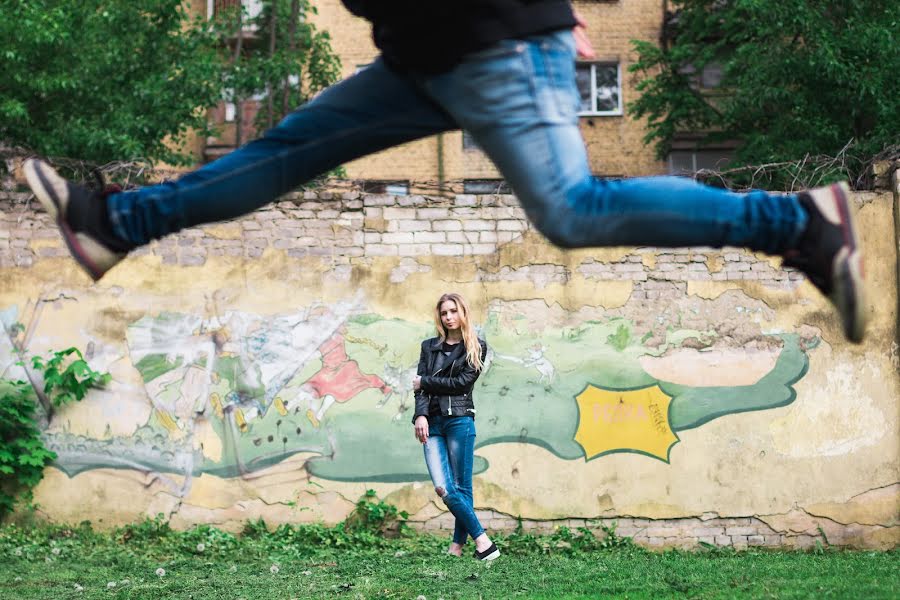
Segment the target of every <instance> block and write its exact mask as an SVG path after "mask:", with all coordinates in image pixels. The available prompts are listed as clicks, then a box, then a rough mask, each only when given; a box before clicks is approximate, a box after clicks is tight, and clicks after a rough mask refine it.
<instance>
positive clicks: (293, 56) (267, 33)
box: [218, 0, 341, 143]
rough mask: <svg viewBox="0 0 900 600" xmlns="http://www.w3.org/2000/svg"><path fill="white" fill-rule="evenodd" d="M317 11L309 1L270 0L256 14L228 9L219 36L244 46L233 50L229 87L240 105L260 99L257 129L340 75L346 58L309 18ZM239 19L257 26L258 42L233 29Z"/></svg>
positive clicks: (299, 103) (252, 26)
mask: <svg viewBox="0 0 900 600" xmlns="http://www.w3.org/2000/svg"><path fill="white" fill-rule="evenodd" d="M313 13H315V7H314V6H313V5H312V3H311V2H310V1H309V0H290V1H289V2H287V1H278V0H265V1H264V2H263V3H262V10H261V11H260V12H259V14H258V15H255V16H253V17H250V16H249V15H244V16H243V18H237V17H235V16H233V15H231V16H229V15H228V14H227V13H224V12H223V15H222V17H223V18H222V19H221V20H220V22H219V25H218V29H219V31H220V35H221V36H222V37H223V39H230V40H237V42H236V43H242V51H238V52H234V53H233V55H232V56H233V60H232V61H231V64H230V67H229V69H228V71H227V73H226V81H227V83H226V86H227V88H228V89H229V93H230V95H231V99H232V100H235V104H237V100H243V99H246V98H251V97H255V98H259V99H260V101H259V105H260V110H259V112H258V113H257V119H256V126H257V128H258V129H263V128H265V127H271V126H272V125H273V124H274V123H276V122H278V121H279V120H280V119H281V118H283V117H284V116H285V115H287V113H288V112H290V111H291V110H294V109H295V108H297V107H298V106H300V105H301V104H303V103H304V102H306V101H307V100H309V99H310V98H311V97H312V96H314V95H315V94H316V93H318V92H319V91H321V90H323V89H325V88H326V87H328V86H329V85H331V84H333V83H334V82H335V81H337V80H338V79H339V78H340V68H341V63H340V60H339V59H338V57H337V56H336V55H335V54H334V52H333V51H332V50H331V38H330V36H329V34H328V32H327V31H318V30H317V29H316V27H315V26H314V25H313V24H312V23H311V22H310V21H309V20H308V15H310V14H313ZM235 23H242V25H241V27H243V28H247V29H249V30H252V31H253V32H254V38H255V40H256V43H252V44H251V43H248V41H247V40H246V39H244V40H242V31H240V30H239V31H235V30H234V27H233V26H234V24H235ZM229 26H230V27H231V29H229ZM238 121H240V119H239V120H238ZM240 141H243V140H240ZM240 141H239V142H238V143H240Z"/></svg>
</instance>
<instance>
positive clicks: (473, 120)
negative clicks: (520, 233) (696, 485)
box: [109, 31, 807, 254]
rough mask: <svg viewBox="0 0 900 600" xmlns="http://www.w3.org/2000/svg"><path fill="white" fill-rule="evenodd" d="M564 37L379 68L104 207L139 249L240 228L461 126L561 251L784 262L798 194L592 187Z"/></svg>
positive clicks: (571, 53) (662, 180)
mask: <svg viewBox="0 0 900 600" xmlns="http://www.w3.org/2000/svg"><path fill="white" fill-rule="evenodd" d="M578 102H579V96H578V91H577V88H576V85H575V49H574V41H573V38H572V35H571V33H570V32H568V31H557V32H554V33H549V34H544V35H539V36H534V37H531V38H528V39H524V40H505V41H502V42H500V43H498V44H496V45H494V46H492V47H490V48H488V49H486V50H483V51H480V52H477V53H474V54H471V55H469V56H467V57H466V59H465V60H464V61H463V62H462V63H460V64H459V65H457V66H456V67H455V68H453V69H452V70H450V71H448V72H446V73H442V74H439V75H435V76H414V75H408V74H400V73H396V72H394V71H392V70H391V69H390V68H389V67H388V66H387V65H385V63H384V62H383V61H382V60H381V59H379V60H376V61H375V63H374V64H372V65H371V66H370V67H368V68H366V69H364V70H363V71H361V72H360V73H358V74H356V75H354V76H352V77H349V78H347V79H345V80H343V81H341V82H339V83H337V84H336V85H334V86H332V87H330V88H329V89H327V90H326V91H324V92H323V93H322V94H320V95H319V96H317V97H316V98H315V99H313V100H312V101H311V102H309V103H307V104H306V105H304V106H303V107H302V108H300V109H299V110H297V111H296V112H294V113H292V114H290V115H288V116H287V117H286V118H285V119H284V120H283V121H282V122H281V123H279V124H278V125H277V126H276V127H274V128H273V129H271V130H269V131H267V132H266V133H265V134H264V135H263V137H261V138H259V139H257V140H254V141H252V142H250V143H248V144H246V145H244V146H242V147H241V148H239V149H237V150H235V151H234V152H232V153H231V154H229V155H227V156H225V157H223V158H221V159H219V160H217V161H215V162H213V163H210V164H208V165H206V166H204V167H202V168H201V169H199V170H197V171H195V172H193V173H190V174H188V175H185V176H184V177H181V178H179V179H177V180H174V181H170V182H166V183H162V184H160V185H154V186H149V187H145V188H143V189H140V190H136V191H129V192H123V193H119V194H114V195H112V196H110V197H109V214H110V219H111V221H112V223H113V227H114V229H115V232H116V234H117V235H118V236H119V237H121V238H123V239H124V240H127V241H129V242H131V243H133V244H136V245H140V244H145V243H147V242H149V241H150V240H152V239H156V238H159V237H162V236H164V235H167V234H170V233H174V232H175V231H178V230H180V229H182V228H184V227H191V226H194V225H198V224H202V223H208V222H212V221H219V220H223V219H231V218H235V217H238V216H241V215H243V214H246V213H249V212H251V211H253V210H254V209H256V208H259V207H260V206H263V205H265V204H267V203H269V202H271V201H272V200H274V199H275V198H277V197H278V196H280V195H281V194H284V193H285V192H288V191H290V190H292V189H294V188H296V187H297V186H299V185H301V184H302V183H304V182H306V181H309V180H310V179H312V178H313V177H315V176H317V175H320V174H322V173H325V172H327V171H328V170H330V169H332V168H334V167H336V166H338V165H340V164H342V163H345V162H347V161H350V160H353V159H355V158H359V157H361V156H364V155H367V154H371V153H373V152H376V151H379V150H383V149H385V148H389V147H392V146H396V145H398V144H402V143H404V142H408V141H411V140H415V139H419V138H422V137H426V136H430V135H433V134H436V133H440V132H442V131H447V130H451V129H457V128H463V129H466V130H468V131H469V132H471V134H472V135H473V136H474V138H475V140H476V141H477V142H478V144H479V145H480V146H481V148H482V149H484V151H485V152H486V153H487V155H488V156H489V157H490V158H491V159H492V160H493V162H494V163H495V164H496V165H497V167H498V168H499V170H500V171H501V173H502V174H503V176H504V177H505V178H506V180H507V182H508V183H509V185H510V186H511V187H512V189H513V191H514V192H515V194H516V195H517V196H518V198H519V201H520V202H521V204H522V206H523V208H524V209H525V211H526V213H527V214H528V216H529V218H530V219H531V221H532V222H533V223H534V225H535V227H536V228H537V229H538V230H540V231H541V232H542V233H543V234H544V235H545V236H546V237H547V238H548V239H549V240H550V241H551V242H553V243H554V244H556V245H559V246H563V247H587V246H617V245H629V246H639V245H648V246H668V247H676V246H713V247H721V246H726V245H727V246H740V247H747V248H750V249H752V250H758V251H763V252H767V253H770V254H780V253H782V252H783V251H784V250H786V249H789V248H791V247H793V246H794V245H795V244H796V242H797V240H798V238H799V236H800V234H801V233H802V232H803V230H804V228H805V227H806V221H807V216H806V212H805V210H804V209H803V208H802V207H801V206H800V204H799V202H798V199H797V197H796V196H795V195H779V194H769V193H766V192H763V191H753V192H750V193H747V194H738V193H732V192H728V191H725V190H721V189H718V188H712V187H708V186H704V185H701V184H698V183H696V182H694V181H692V180H690V179H686V178H680V177H644V178H634V179H625V180H620V181H602V180H597V179H594V177H592V175H591V171H590V168H589V165H588V160H587V154H586V152H585V147H584V142H583V140H582V138H581V133H580V131H579V129H578V116H577V106H578Z"/></svg>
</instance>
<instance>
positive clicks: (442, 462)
mask: <svg viewBox="0 0 900 600" xmlns="http://www.w3.org/2000/svg"><path fill="white" fill-rule="evenodd" d="M474 458H475V419H473V418H472V417H444V416H441V415H438V416H434V417H428V441H426V442H425V464H426V465H427V466H428V473H429V474H430V475H431V482H432V484H434V489H435V490H436V491H437V493H438V495H439V496H441V498H442V499H443V500H444V504H446V505H447V508H449V509H450V512H451V513H453V516H454V517H456V527H455V528H454V530H453V541H454V542H456V543H457V544H459V545H463V544H465V543H466V534H468V535H471V536H472V539H475V538H477V537H478V536H479V535H481V534H482V533H484V527H482V526H481V523H480V522H479V521H478V517H476V516H475V508H474V504H473V499H472V461H473V460H474Z"/></svg>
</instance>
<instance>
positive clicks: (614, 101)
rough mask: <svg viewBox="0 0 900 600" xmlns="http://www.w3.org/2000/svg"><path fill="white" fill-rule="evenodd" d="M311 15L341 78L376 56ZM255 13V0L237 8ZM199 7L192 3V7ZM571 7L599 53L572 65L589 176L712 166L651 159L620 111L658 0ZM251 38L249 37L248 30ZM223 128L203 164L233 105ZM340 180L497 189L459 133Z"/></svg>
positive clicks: (587, 1)
mask: <svg viewBox="0 0 900 600" xmlns="http://www.w3.org/2000/svg"><path fill="white" fill-rule="evenodd" d="M238 1H240V0H207V2H206V6H205V7H203V6H202V5H200V6H199V7H198V8H199V9H201V10H204V9H205V10H206V11H207V12H206V14H207V15H211V14H213V13H214V11H216V10H217V9H221V7H224V6H227V5H232V4H235V3H237V2H238ZM313 1H314V5H315V6H316V8H317V10H318V12H317V14H315V15H310V20H311V21H313V22H314V23H315V25H316V26H317V28H318V29H320V30H327V31H328V32H329V33H330V35H331V38H332V48H333V49H334V51H335V52H336V54H337V55H338V56H339V58H340V60H341V65H342V76H343V77H349V76H351V75H353V74H354V73H355V72H356V71H357V70H358V69H360V68H361V67H364V66H365V65H367V64H369V63H371V62H372V61H373V60H374V59H375V57H376V56H377V54H378V53H377V49H376V48H375V46H374V44H373V43H372V39H371V32H370V27H369V24H368V23H367V22H366V21H364V20H363V19H360V18H357V17H354V16H353V15H351V14H350V13H349V12H347V10H346V9H345V8H344V7H343V5H342V4H341V2H340V0H313ZM243 2H244V5H245V7H246V9H247V10H248V11H249V12H250V13H251V14H253V13H254V12H258V11H259V9H260V6H261V2H260V1H259V0H243ZM196 3H197V0H195V4H196ZM574 4H575V7H576V9H577V10H578V11H579V12H580V14H581V15H582V17H583V18H584V19H585V20H586V21H587V23H588V35H589V36H590V38H591V41H592V43H593V45H594V48H595V50H596V52H597V58H596V59H595V60H592V61H590V62H578V63H577V75H578V77H577V80H578V87H579V90H580V91H581V96H582V111H581V114H580V123H581V130H582V133H583V136H584V140H585V144H586V147H587V152H588V156H589V160H590V165H591V169H592V171H593V172H594V174H595V175H596V176H598V177H632V176H639V175H654V174H661V173H667V172H683V171H692V170H696V169H697V168H701V167H705V166H712V165H711V164H708V163H710V162H712V161H714V160H717V158H720V155H717V156H716V157H712V156H707V155H705V154H702V153H701V154H698V153H697V152H696V151H694V150H693V149H692V148H691V147H690V146H691V144H690V143H686V144H684V147H682V148H680V149H679V148H677V147H676V150H675V151H673V153H672V155H671V156H670V157H669V158H668V160H665V161H660V160H657V159H656V158H655V155H654V151H653V148H651V147H647V146H645V145H644V143H643V137H644V135H645V134H646V129H645V125H644V123H643V122H642V121H640V120H635V119H633V118H631V117H629V116H628V115H627V114H626V111H625V105H626V104H627V103H628V102H629V101H631V100H632V99H634V98H635V97H636V94H637V92H636V90H635V88H634V84H635V81H634V78H633V76H631V75H630V74H629V73H628V67H629V65H631V64H632V63H633V62H634V61H635V60H636V54H635V52H634V50H633V48H632V44H631V40H635V39H638V40H646V41H650V42H653V43H659V41H660V39H661V35H662V33H663V24H664V21H665V18H666V7H667V3H666V2H665V0H582V1H578V2H575V3H574ZM250 34H251V36H252V32H250ZM255 110H256V106H255V105H254V102H253V101H250V102H245V103H244V106H243V110H242V115H243V119H244V121H243V123H244V130H245V132H246V131H249V132H250V133H251V134H252V133H253V131H252V122H253V116H254V115H255ZM210 117H211V119H212V120H213V121H214V122H216V123H218V124H219V125H220V127H219V130H220V132H221V133H220V134H219V135H218V136H217V137H215V138H210V139H208V140H206V145H205V146H206V147H205V150H204V155H205V159H206V160H210V159H212V158H215V157H216V156H218V155H219V154H221V153H223V152H227V151H228V150H230V149H231V148H233V146H234V124H235V122H236V119H237V118H238V115H237V114H236V111H235V107H234V106H233V105H229V104H227V103H224V102H223V103H222V104H221V105H220V106H219V107H218V108H216V109H214V110H213V111H211V115H210ZM345 168H346V172H347V177H348V178H350V179H352V180H356V181H359V182H361V183H362V184H363V187H365V188H366V189H368V190H371V191H376V192H378V191H386V192H391V193H407V192H429V193H435V192H436V191H437V190H438V189H443V190H447V191H451V192H456V193H459V192H466V193H489V192H492V191H497V190H502V189H503V185H504V184H503V182H502V178H501V176H500V174H499V173H498V172H497V170H496V168H495V167H494V165H493V164H492V163H491V162H490V160H489V159H488V158H487V157H486V156H485V155H484V154H483V153H482V152H481V150H480V149H479V148H478V146H477V145H476V144H475V143H474V141H473V140H472V139H471V138H470V136H468V135H466V134H464V133H463V132H450V133H445V134H442V135H437V136H433V137H430V138H426V139H423V140H419V141H416V142H412V143H409V144H405V145H403V146H400V147H397V148H393V149H390V150H387V151H384V152H380V153H378V154H375V155H372V156H368V157H365V158H362V159H359V160H356V161H353V162H351V163H348V164H347V165H346V166H345Z"/></svg>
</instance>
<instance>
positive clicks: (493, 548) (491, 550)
mask: <svg viewBox="0 0 900 600" xmlns="http://www.w3.org/2000/svg"><path fill="white" fill-rule="evenodd" d="M474 556H475V558H477V559H478V560H494V559H495V558H500V550H498V549H497V544H495V543H493V542H491V545H490V546H488V548H487V549H486V550H485V551H484V552H479V551H478V550H476V551H475V554H474Z"/></svg>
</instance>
